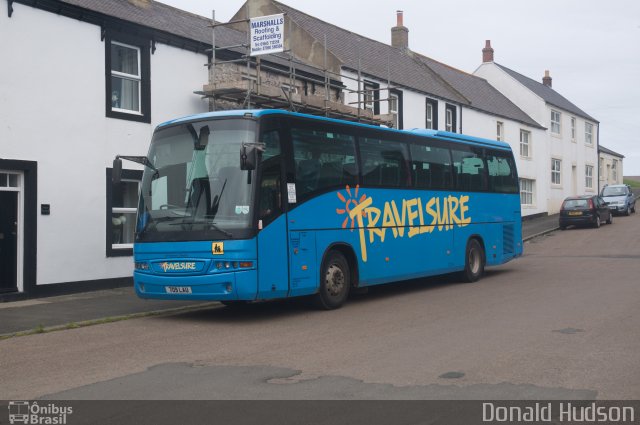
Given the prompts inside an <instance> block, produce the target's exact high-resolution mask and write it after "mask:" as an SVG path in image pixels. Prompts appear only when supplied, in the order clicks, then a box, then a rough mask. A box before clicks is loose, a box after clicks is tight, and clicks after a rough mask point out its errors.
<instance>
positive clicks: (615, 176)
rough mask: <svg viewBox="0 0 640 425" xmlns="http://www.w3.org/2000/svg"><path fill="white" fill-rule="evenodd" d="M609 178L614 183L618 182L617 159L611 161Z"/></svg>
mask: <svg viewBox="0 0 640 425" xmlns="http://www.w3.org/2000/svg"><path fill="white" fill-rule="evenodd" d="M611 179H612V180H613V182H614V183H618V161H617V160H615V159H614V160H613V161H611Z"/></svg>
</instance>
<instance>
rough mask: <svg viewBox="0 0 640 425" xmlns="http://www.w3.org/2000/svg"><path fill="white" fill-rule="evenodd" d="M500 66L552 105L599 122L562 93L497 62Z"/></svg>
mask: <svg viewBox="0 0 640 425" xmlns="http://www.w3.org/2000/svg"><path fill="white" fill-rule="evenodd" d="M496 65H497V66H498V67H500V68H501V69H502V70H503V71H505V72H506V73H507V74H509V75H510V76H512V77H513V78H515V79H516V80H518V81H519V82H520V84H522V85H524V86H525V87H526V88H528V89H529V90H531V91H532V92H534V93H535V94H537V95H538V96H540V97H541V98H542V99H544V101H545V102H547V103H548V104H550V105H553V106H555V107H558V108H560V109H564V110H565V111H568V112H571V113H573V114H576V115H579V116H581V117H582V118H586V119H588V120H590V121H594V122H599V121H598V120H597V119H595V118H593V117H592V116H591V115H589V114H587V113H586V112H585V111H583V110H582V109H580V108H578V107H577V106H576V105H574V104H573V103H571V102H570V101H569V100H568V99H567V98H565V97H564V96H562V95H561V94H560V93H558V92H557V91H555V90H554V89H552V88H551V87H547V86H545V85H544V84H542V83H539V82H537V81H536V80H533V79H531V78H529V77H525V76H524V75H522V74H519V73H517V72H516V71H514V70H512V69H509V68H507V67H506V66H503V65H500V64H498V63H496Z"/></svg>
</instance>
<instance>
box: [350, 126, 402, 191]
mask: <svg viewBox="0 0 640 425" xmlns="http://www.w3.org/2000/svg"><path fill="white" fill-rule="evenodd" d="M407 151H408V149H407V145H406V144H405V143H401V142H396V141H393V140H382V139H372V138H366V137H364V138H361V139H360V155H361V164H362V182H363V184H365V185H368V186H391V187H408V186H410V185H411V174H410V173H409V169H408V167H407V164H408V163H409V153H408V152H407Z"/></svg>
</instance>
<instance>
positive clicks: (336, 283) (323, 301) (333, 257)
mask: <svg viewBox="0 0 640 425" xmlns="http://www.w3.org/2000/svg"><path fill="white" fill-rule="evenodd" d="M350 288H351V270H350V269H349V262H348V261H347V259H346V258H345V257H344V255H342V253H341V252H339V251H329V252H328V253H327V255H326V256H325V259H324V261H323V262H322V269H321V273H320V289H319V291H318V293H317V294H316V295H315V304H316V306H317V307H319V308H321V309H323V310H333V309H336V308H340V307H341V306H342V304H344V302H345V301H346V299H347V297H348V296H349V289H350Z"/></svg>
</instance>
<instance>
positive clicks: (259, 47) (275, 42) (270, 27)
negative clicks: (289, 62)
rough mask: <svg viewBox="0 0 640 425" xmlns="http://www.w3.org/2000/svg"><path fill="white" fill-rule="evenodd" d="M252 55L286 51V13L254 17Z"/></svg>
mask: <svg viewBox="0 0 640 425" xmlns="http://www.w3.org/2000/svg"><path fill="white" fill-rule="evenodd" d="M249 24H250V26H251V56H257V55H266V54H268V53H278V52H283V51H284V14H282V13H281V14H279V15H269V16H261V17H258V18H252V19H251V20H250V22H249Z"/></svg>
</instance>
